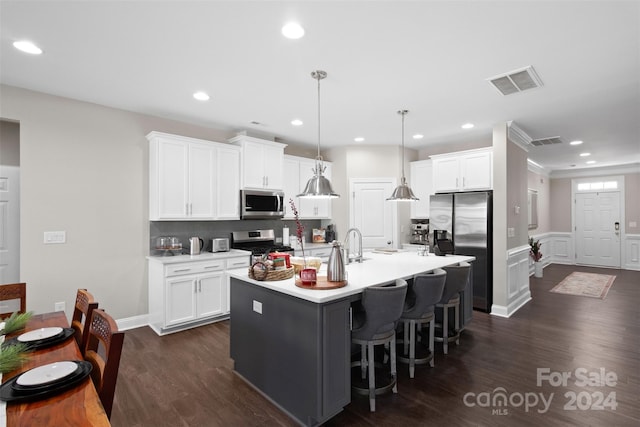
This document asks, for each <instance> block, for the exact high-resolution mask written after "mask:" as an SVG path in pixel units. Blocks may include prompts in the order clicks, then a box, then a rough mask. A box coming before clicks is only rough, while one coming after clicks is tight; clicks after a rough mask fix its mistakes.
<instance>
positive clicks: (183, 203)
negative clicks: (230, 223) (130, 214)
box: [147, 132, 240, 221]
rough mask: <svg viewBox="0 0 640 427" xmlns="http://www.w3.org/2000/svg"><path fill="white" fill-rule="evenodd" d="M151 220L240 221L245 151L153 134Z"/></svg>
mask: <svg viewBox="0 0 640 427" xmlns="http://www.w3.org/2000/svg"><path fill="white" fill-rule="evenodd" d="M147 139H148V140H149V142H150V146H149V219H150V220H152V221H154V220H178V219H179V220H185V219H186V220H215V219H240V197H239V193H240V149H239V148H238V147H235V146H231V145H228V144H220V143H216V142H211V141H203V140H199V139H194V138H187V137H182V136H177V135H170V134H165V133H160V132H151V133H150V134H148V135H147Z"/></svg>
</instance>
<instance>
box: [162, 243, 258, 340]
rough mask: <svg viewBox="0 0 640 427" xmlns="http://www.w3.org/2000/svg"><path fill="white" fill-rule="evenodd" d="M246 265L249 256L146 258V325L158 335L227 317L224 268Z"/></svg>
mask: <svg viewBox="0 0 640 427" xmlns="http://www.w3.org/2000/svg"><path fill="white" fill-rule="evenodd" d="M245 266H246V267H248V266H249V256H248V255H243V256H241V257H231V258H222V259H215V260H210V261H190V262H178V263H165V262H162V260H154V259H152V258H151V257H150V258H149V326H150V327H151V329H153V330H154V331H155V332H156V333H157V334H158V335H164V334H167V333H170V332H177V331H181V330H184V329H188V328H192V327H194V326H200V325H203V324H206V323H211V322H213V321H216V320H223V319H226V318H227V317H228V316H229V278H228V276H227V274H226V272H225V270H227V269H233V268H240V267H245Z"/></svg>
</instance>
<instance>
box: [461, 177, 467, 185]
mask: <svg viewBox="0 0 640 427" xmlns="http://www.w3.org/2000/svg"><path fill="white" fill-rule="evenodd" d="M465 183H466V178H465V177H462V186H463V187H464V186H465Z"/></svg>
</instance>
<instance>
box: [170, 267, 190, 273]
mask: <svg viewBox="0 0 640 427" xmlns="http://www.w3.org/2000/svg"><path fill="white" fill-rule="evenodd" d="M185 271H191V269H190V268H181V269H178V270H173V272H174V273H182V272H185Z"/></svg>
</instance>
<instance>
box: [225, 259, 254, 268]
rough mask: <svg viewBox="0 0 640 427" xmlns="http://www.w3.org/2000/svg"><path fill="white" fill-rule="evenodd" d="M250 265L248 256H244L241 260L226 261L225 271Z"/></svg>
mask: <svg viewBox="0 0 640 427" xmlns="http://www.w3.org/2000/svg"><path fill="white" fill-rule="evenodd" d="M249 264H251V260H250V259H249V257H248V256H244V257H242V258H229V259H227V270H232V269H234V268H241V267H249Z"/></svg>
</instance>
